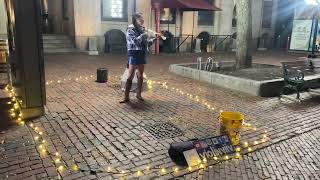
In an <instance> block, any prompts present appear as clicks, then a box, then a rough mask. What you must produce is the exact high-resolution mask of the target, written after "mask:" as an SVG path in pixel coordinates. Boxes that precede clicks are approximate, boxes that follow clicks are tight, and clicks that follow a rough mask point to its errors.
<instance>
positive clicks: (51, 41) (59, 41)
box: [43, 39, 72, 44]
mask: <svg viewBox="0 0 320 180" xmlns="http://www.w3.org/2000/svg"><path fill="white" fill-rule="evenodd" d="M66 43H69V44H72V41H71V39H44V40H43V44H66Z"/></svg>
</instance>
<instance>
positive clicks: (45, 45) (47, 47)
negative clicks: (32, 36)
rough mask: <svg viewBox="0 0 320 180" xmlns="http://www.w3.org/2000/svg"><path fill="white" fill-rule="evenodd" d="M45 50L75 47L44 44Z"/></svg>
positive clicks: (65, 44) (69, 44)
mask: <svg viewBox="0 0 320 180" xmlns="http://www.w3.org/2000/svg"><path fill="white" fill-rule="evenodd" d="M43 48H44V49H56V48H73V45H72V44H71V43H64V44H63V43H61V44H60V43H54V44H52V43H49V44H43Z"/></svg>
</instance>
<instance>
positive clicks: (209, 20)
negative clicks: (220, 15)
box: [198, 0, 214, 25]
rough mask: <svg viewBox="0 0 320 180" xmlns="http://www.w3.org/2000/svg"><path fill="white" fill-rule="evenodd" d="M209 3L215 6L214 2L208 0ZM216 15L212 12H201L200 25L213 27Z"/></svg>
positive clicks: (199, 16)
mask: <svg viewBox="0 0 320 180" xmlns="http://www.w3.org/2000/svg"><path fill="white" fill-rule="evenodd" d="M206 1H207V2H208V3H210V4H213V2H214V0H206ZM213 21H214V13H213V12H212V11H199V12H198V25H213Z"/></svg>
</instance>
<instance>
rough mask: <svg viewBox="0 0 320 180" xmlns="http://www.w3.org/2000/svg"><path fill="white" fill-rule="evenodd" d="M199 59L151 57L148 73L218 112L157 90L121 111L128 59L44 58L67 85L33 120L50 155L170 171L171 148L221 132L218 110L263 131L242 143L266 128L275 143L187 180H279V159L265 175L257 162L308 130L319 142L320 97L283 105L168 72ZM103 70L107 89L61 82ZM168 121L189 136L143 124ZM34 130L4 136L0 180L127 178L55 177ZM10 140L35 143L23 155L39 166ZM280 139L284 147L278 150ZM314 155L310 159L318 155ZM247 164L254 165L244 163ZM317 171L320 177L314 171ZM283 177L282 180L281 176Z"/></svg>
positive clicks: (53, 88) (51, 88)
mask: <svg viewBox="0 0 320 180" xmlns="http://www.w3.org/2000/svg"><path fill="white" fill-rule="evenodd" d="M264 56H265V54H258V55H256V60H257V61H259V62H263V59H264V58H263V57H264ZM270 56H271V57H276V56H279V55H278V54H277V53H274V54H270ZM298 56H300V55H295V54H293V55H283V56H282V57H286V58H287V59H288V60H289V59H293V58H296V57H298ZM217 58H218V59H219V58H220V59H223V58H232V55H228V56H224V55H219V54H218V55H217ZM193 60H194V55H179V56H173V55H161V56H158V57H152V58H151V60H150V64H149V65H148V67H147V75H148V76H149V77H150V78H152V79H154V80H157V81H158V80H161V81H163V82H164V81H166V82H168V84H169V86H170V87H173V86H174V87H177V88H179V89H182V90H184V91H185V92H188V93H191V94H194V95H199V97H201V98H203V99H207V102H208V103H210V105H211V106H213V107H215V111H212V110H210V109H208V108H206V107H205V106H203V105H199V104H197V103H195V101H194V100H190V99H188V98H187V97H186V95H181V94H179V93H177V92H176V91H173V90H171V89H170V90H166V89H164V88H160V87H159V86H155V87H154V89H153V90H152V91H148V92H146V93H145V94H144V96H145V98H146V99H147V101H146V102H145V103H138V102H136V101H134V103H133V105H132V106H128V105H125V106H123V105H120V104H118V100H119V99H120V98H121V96H122V93H121V92H120V91H119V85H118V83H119V82H118V78H116V77H114V76H120V75H121V73H122V72H123V70H124V66H125V63H124V62H125V57H124V56H121V55H104V56H98V57H92V56H91V57H89V56H86V55H82V54H71V55H51V56H48V57H46V78H47V79H48V80H61V81H62V83H61V84H53V85H48V86H47V100H48V102H47V106H46V114H45V116H43V117H41V118H38V119H35V120H33V121H32V122H33V123H34V124H35V125H36V126H38V127H39V128H40V129H43V130H44V137H45V139H46V140H47V142H46V143H47V149H48V151H49V152H50V153H54V152H56V151H59V152H60V153H61V155H62V158H61V161H62V164H66V165H69V166H72V165H73V164H78V165H79V166H80V167H81V168H84V169H85V168H88V167H86V166H90V167H91V168H93V169H94V168H99V167H108V166H110V167H111V168H112V169H117V170H118V171H121V170H124V171H125V172H129V171H132V172H136V171H137V170H141V169H145V167H146V166H152V167H155V166H156V167H159V168H166V169H167V170H169V169H172V167H174V164H173V163H172V162H171V160H170V158H169V157H168V155H167V149H168V147H169V144H170V143H172V142H177V141H182V140H187V139H190V138H193V137H206V136H210V135H217V134H218V131H217V129H218V123H217V121H216V118H217V116H218V113H219V110H220V109H223V110H234V111H240V112H243V113H244V114H245V115H246V121H247V122H250V123H252V124H254V125H256V126H257V129H258V130H257V131H249V130H247V131H245V132H244V133H243V137H242V138H243V140H244V141H245V140H252V139H255V138H257V137H259V138H261V136H262V134H263V131H264V130H265V129H266V130H268V136H269V137H270V138H271V140H270V141H268V142H267V143H264V144H262V145H259V146H257V147H256V148H264V147H267V148H265V149H262V150H259V151H257V152H256V153H252V154H251V155H249V156H244V157H243V160H244V161H243V162H242V160H241V161H239V163H240V164H236V163H232V161H230V162H227V163H221V164H219V165H214V166H213V167H214V168H213V169H214V170H207V171H205V172H201V171H199V172H200V175H201V174H202V175H201V176H198V175H197V173H198V172H197V173H195V174H191V175H187V176H186V178H191V177H194V178H197V179H201V178H205V179H210V177H212V176H216V174H217V173H218V174H219V176H220V175H221V177H220V178H222V176H223V177H225V178H226V179H228V177H233V178H237V177H239V178H243V179H246V177H247V176H249V177H251V176H253V177H258V178H259V179H260V178H266V177H270V178H273V177H274V176H272V175H275V176H276V175H277V174H276V173H274V174H272V173H271V175H270V172H269V170H270V171H271V170H273V171H275V170H277V169H279V167H278V166H277V163H278V162H274V163H270V164H271V166H270V165H269V164H266V165H265V166H266V167H267V170H268V172H269V175H270V176H267V175H265V176H261V175H260V174H261V172H260V171H263V173H264V172H266V171H265V169H263V170H261V169H258V168H254V167H255V166H257V165H256V161H258V162H260V160H259V159H261V158H262V159H264V158H268V157H269V156H271V157H272V158H274V157H276V156H277V155H278V154H280V153H281V152H280V151H279V152H278V151H275V150H274V148H276V147H277V145H281V144H283V143H284V144H285V143H289V142H290V141H291V140H293V139H297V141H298V142H299V143H300V144H305V142H308V140H309V139H310V138H311V137H310V138H309V136H307V134H310V133H306V134H304V133H305V132H308V131H311V132H315V133H313V135H314V137H313V138H317V137H319V136H318V135H319V131H318V130H313V129H317V128H319V127H320V121H319V108H320V107H319V99H318V98H314V99H312V100H310V101H306V102H304V103H302V104H299V105H297V104H296V103H281V102H279V101H278V99H277V98H269V99H265V98H259V97H250V96H248V95H245V94H239V93H237V92H232V91H229V90H225V89H221V88H218V87H213V86H210V85H207V84H205V83H201V82H195V81H193V80H190V79H186V78H182V77H178V76H176V75H173V74H171V73H169V72H168V69H167V67H168V65H169V64H171V63H179V62H192V61H193ZM277 60H278V59H277V58H274V59H273V61H272V62H271V63H273V64H277V63H279V62H278V61H277ZM101 66H103V67H107V68H108V69H109V71H110V72H109V74H111V75H112V76H110V81H109V82H108V83H107V84H97V83H95V82H93V80H92V79H91V80H83V79H81V80H79V81H78V82H74V81H63V79H68V78H69V77H72V78H73V77H79V76H83V78H84V77H85V76H86V75H90V74H94V73H95V70H96V69H97V67H101ZM170 118H179V119H180V120H179V121H172V120H170ZM166 121H171V122H173V123H174V124H176V125H177V126H178V127H180V128H182V129H183V130H184V131H185V135H184V136H182V137H177V138H173V139H165V140H160V141H157V140H154V139H153V138H152V137H151V136H150V135H148V134H146V133H145V132H144V130H143V129H142V127H143V126H145V125H149V124H154V123H157V122H166ZM16 132H20V133H23V132H25V134H24V135H20V136H19V135H17V136H13V135H14V134H15V133H16ZM32 133H33V132H32V131H31V130H30V128H26V127H17V129H14V130H10V131H8V132H6V133H5V135H4V136H0V137H1V138H0V139H4V140H5V142H4V143H3V144H1V146H0V147H1V148H4V149H5V151H3V152H1V154H0V155H1V156H2V158H3V161H1V163H0V170H1V173H0V176H1V177H7V176H8V177H9V178H10V179H21V178H22V177H23V178H24V177H30V178H35V179H41V178H40V177H43V179H48V178H53V179H57V178H63V179H81V178H82V179H90V178H92V179H97V178H101V179H105V178H111V179H113V178H121V177H123V175H109V174H107V173H99V174H97V175H96V174H90V173H88V172H71V171H70V172H69V171H64V172H60V173H57V171H56V169H55V165H54V162H52V159H51V158H50V156H45V155H41V153H39V152H38V151H37V150H36V149H35V148H34V146H35V144H37V142H35V141H33V140H32V136H31V135H30V134H32ZM317 134H318V135H317ZM33 136H34V134H33ZM296 136H297V137H296ZM300 136H301V137H300ZM7 137H13V139H21V141H23V142H27V141H28V140H29V143H28V144H27V146H26V147H28V148H27V149H29V150H30V151H33V152H34V153H35V154H33V155H32V153H29V151H27V152H28V153H25V155H24V157H25V158H26V159H29V160H30V159H32V158H33V157H34V156H37V157H40V158H39V159H40V160H39V159H36V160H35V162H34V163H35V164H33V163H31V164H23V163H25V162H22V160H21V163H20V161H19V162H16V163H14V162H15V159H17V158H18V157H19V155H16V154H14V153H12V152H11V151H10V148H9V147H10V142H11V141H8V140H7V139H8V138H7ZM15 137H16V138H15ZM19 137H20V138H19ZM21 137H23V138H21ZM293 137H294V138H293ZM304 137H306V138H304ZM303 138H304V139H303ZM27 139H28V140H27ZM278 142H280V143H279V144H276V145H272V144H274V143H278ZM15 143H16V146H15V148H14V151H18V152H20V151H21V152H24V151H26V150H25V148H24V147H25V146H21V147H19V146H18V145H20V144H21V142H20V143H19V142H15ZM17 144H18V145H17ZM287 145H288V144H287ZM317 145H319V144H317ZM32 147H33V148H32ZM316 147H318V146H316ZM269 149H271V150H269ZM276 149H277V148H276ZM308 149H310V148H308ZM263 151H265V153H264V154H260V155H259V152H263ZM285 152H286V151H283V152H282V153H284V154H285ZM277 153H278V154H277ZM317 154H318V155H319V151H315V152H314V156H315V155H317ZM8 155H12V157H13V158H11V159H10V158H7V157H8ZM6 156H7V157H6ZM309 156H310V157H311V156H312V154H310V155H309ZM257 157H258V160H253V161H252V160H250V159H257ZM260 157H261V158H260ZM18 159H19V158H18ZM246 159H248V160H247V161H246ZM37 160H38V161H37ZM285 160H288V161H289V158H284V159H283V161H285ZM25 161H27V160H25ZM31 162H32V161H31ZM301 163H303V162H301ZM22 164H23V165H22ZM231 165H232V166H231ZM235 165H240V167H241V168H240V169H241V171H240V172H241V173H238V171H231V172H232V173H231V175H230V176H229V174H230V173H229V169H232V168H233V169H234V166H235ZM302 165H303V164H301V166H302ZM261 166H262V165H261ZM24 167H25V168H24ZM250 167H251V168H252V169H251V170H250V172H252V173H249V168H250ZM302 167H304V166H302ZM315 167H319V164H315ZM17 168H20V169H21V170H19V172H16V171H15V169H17ZM33 169H35V170H33ZM280 169H281V168H280ZM305 169H306V170H305V171H298V170H295V171H293V172H292V173H291V171H290V172H289V173H290V174H291V175H292V176H293V177H295V174H298V175H299V173H300V172H306V173H308V172H309V173H310V172H312V171H311V170H309V166H308V167H306V168H305ZM247 170H248V172H247ZM259 170H260V171H259ZM282 170H283V171H284V170H285V166H283V169H282ZM299 170H300V169H299ZM35 171H37V172H35ZM279 171H280V170H279ZM216 172H217V173H216ZM259 172H260V174H259ZM313 172H316V170H315V171H313ZM279 173H280V175H282V174H281V172H279ZM290 174H289V175H290ZM175 175H176V174H175ZM173 177H174V176H173V175H172V174H171V173H164V175H163V176H161V177H159V170H156V171H154V172H153V171H144V176H143V178H144V179H150V178H160V179H168V178H173ZM281 177H283V176H281ZM298 177H299V176H298ZM126 178H129V179H130V178H133V176H126ZM283 178H284V177H283ZM315 178H316V176H315Z"/></svg>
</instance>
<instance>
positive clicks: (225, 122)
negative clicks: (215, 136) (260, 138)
mask: <svg viewBox="0 0 320 180" xmlns="http://www.w3.org/2000/svg"><path fill="white" fill-rule="evenodd" d="M219 121H220V133H221V134H227V135H228V136H229V138H230V140H231V143H232V144H233V145H239V144H240V131H241V127H242V125H243V122H244V115H243V114H241V113H239V112H221V113H220V116H219Z"/></svg>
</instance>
